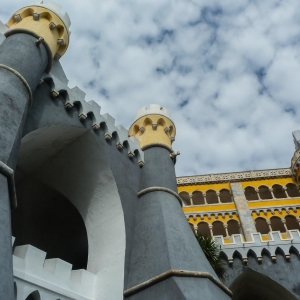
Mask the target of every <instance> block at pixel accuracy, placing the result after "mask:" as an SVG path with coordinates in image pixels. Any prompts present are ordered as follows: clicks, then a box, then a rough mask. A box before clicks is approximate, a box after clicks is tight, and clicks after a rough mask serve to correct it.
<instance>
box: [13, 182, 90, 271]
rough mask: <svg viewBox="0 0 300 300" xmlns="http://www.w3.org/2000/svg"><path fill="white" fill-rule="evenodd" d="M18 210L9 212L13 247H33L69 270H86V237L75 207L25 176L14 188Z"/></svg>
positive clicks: (54, 192)
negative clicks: (65, 263)
mask: <svg viewBox="0 0 300 300" xmlns="http://www.w3.org/2000/svg"><path fill="white" fill-rule="evenodd" d="M16 190H17V198H18V207H17V209H15V210H13V211H12V235H13V236H14V237H15V238H16V240H15V243H14V246H15V247H16V246H21V245H27V244H29V245H33V246H34V247H36V248H38V249H40V250H43V251H45V252H46V253H47V256H46V258H47V259H49V258H60V259H62V260H64V261H66V262H68V263H70V264H72V266H73V269H75V270H77V269H86V268H87V261H88V237H87V232H86V228H85V224H84V222H83V219H82V217H81V215H80V213H79V212H78V210H77V209H76V207H75V206H74V205H73V204H72V203H71V202H70V201H69V200H68V199H67V198H66V197H65V196H63V195H62V194H61V193H60V192H58V191H56V190H55V189H53V188H51V187H49V186H47V185H45V184H43V183H40V182H38V181H36V180H32V179H30V177H27V176H25V177H24V178H23V180H19V181H18V182H17V184H16Z"/></svg>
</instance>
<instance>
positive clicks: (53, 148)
mask: <svg viewBox="0 0 300 300" xmlns="http://www.w3.org/2000/svg"><path fill="white" fill-rule="evenodd" d="M26 178H30V180H33V181H35V182H37V183H40V184H43V185H46V186H48V187H49V188H51V189H53V190H55V191H57V192H58V193H60V194H61V195H63V196H64V197H65V198H67V199H68V200H69V201H70V202H71V203H72V205H74V207H76V209H77V211H78V212H79V213H80V215H81V217H82V219H83V221H84V224H85V227H86V231H87V237H88V261H87V270H88V271H90V272H91V273H94V274H98V275H99V276H101V277H102V280H101V283H100V284H99V288H101V289H102V291H103V292H107V293H108V294H113V296H112V298H114V297H118V296H116V295H123V290H124V273H123V272H119V270H122V269H123V268H124V263H125V249H126V236H125V223H124V214H123V208H122V203H121V199H120V195H119V191H118V187H117V184H116V180H115V177H114V175H113V173H112V170H111V167H110V165H109V162H108V161H107V158H106V156H105V153H104V151H103V150H102V148H101V147H100V145H99V142H98V140H97V136H94V135H93V134H92V132H91V131H89V130H87V129H85V128H76V127H71V126H49V127H43V128H40V129H37V130H35V131H31V132H30V133H28V134H27V135H25V136H24V137H23V139H22V143H21V148H20V153H19V161H18V164H17V171H16V178H15V179H16V183H17V185H18V182H21V181H22V180H25V179H26ZM17 193H18V190H17ZM58 209H59V208H58ZM112 219H113V220H114V222H113V223H112V222H111V220H112ZM33 246H34V245H33ZM44 251H45V250H44ZM99 254H101V255H99ZM103 272H104V273H105V276H104V273H103ZM111 278H114V280H113V286H114V290H113V292H112V291H111V284H112V283H111Z"/></svg>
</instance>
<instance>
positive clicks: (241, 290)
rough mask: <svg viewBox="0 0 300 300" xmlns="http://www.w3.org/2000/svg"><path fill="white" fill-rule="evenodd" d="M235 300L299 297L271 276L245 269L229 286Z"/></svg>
mask: <svg viewBox="0 0 300 300" xmlns="http://www.w3.org/2000/svg"><path fill="white" fill-rule="evenodd" d="M229 289H230V290H231V291H232V292H233V300H253V299H255V300H265V299H272V300H282V299H285V300H296V299H297V298H296V297H295V296H294V295H293V294H292V293H290V292H289V291H288V290H287V289H285V288H284V287H283V286H282V285H280V284H279V283H277V282H276V281H274V280H272V279H271V278H270V277H268V276H266V275H263V274H261V273H259V272H256V271H254V270H253V269H251V268H247V269H245V271H244V272H243V273H241V274H240V275H239V276H238V277H237V278H236V279H235V280H234V281H233V282H232V283H231V285H230V286H229Z"/></svg>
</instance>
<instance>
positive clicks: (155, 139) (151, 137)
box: [128, 114, 176, 148]
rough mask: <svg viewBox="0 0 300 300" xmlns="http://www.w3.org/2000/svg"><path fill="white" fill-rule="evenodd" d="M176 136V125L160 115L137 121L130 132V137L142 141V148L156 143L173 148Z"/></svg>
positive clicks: (144, 117)
mask: <svg viewBox="0 0 300 300" xmlns="http://www.w3.org/2000/svg"><path fill="white" fill-rule="evenodd" d="M153 124H154V126H153ZM155 124H156V125H155ZM175 134H176V128H175V125H174V123H173V122H172V121H171V120H170V119H169V118H167V117H165V116H163V115H159V114H149V115H146V116H143V117H141V118H139V119H137V120H136V121H135V122H134V123H133V124H132V125H131V127H130V129H129V132H128V135H129V136H135V137H136V138H137V139H138V140H139V141H140V147H141V148H143V147H145V146H147V145H150V144H155V143H160V144H164V145H166V146H168V147H169V148H171V147H172V142H173V139H174V138H175Z"/></svg>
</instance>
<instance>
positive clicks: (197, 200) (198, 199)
mask: <svg viewBox="0 0 300 300" xmlns="http://www.w3.org/2000/svg"><path fill="white" fill-rule="evenodd" d="M192 199H193V204H194V205H203V204H204V203H205V202H204V197H203V194H202V192H201V191H194V192H193V194H192Z"/></svg>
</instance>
